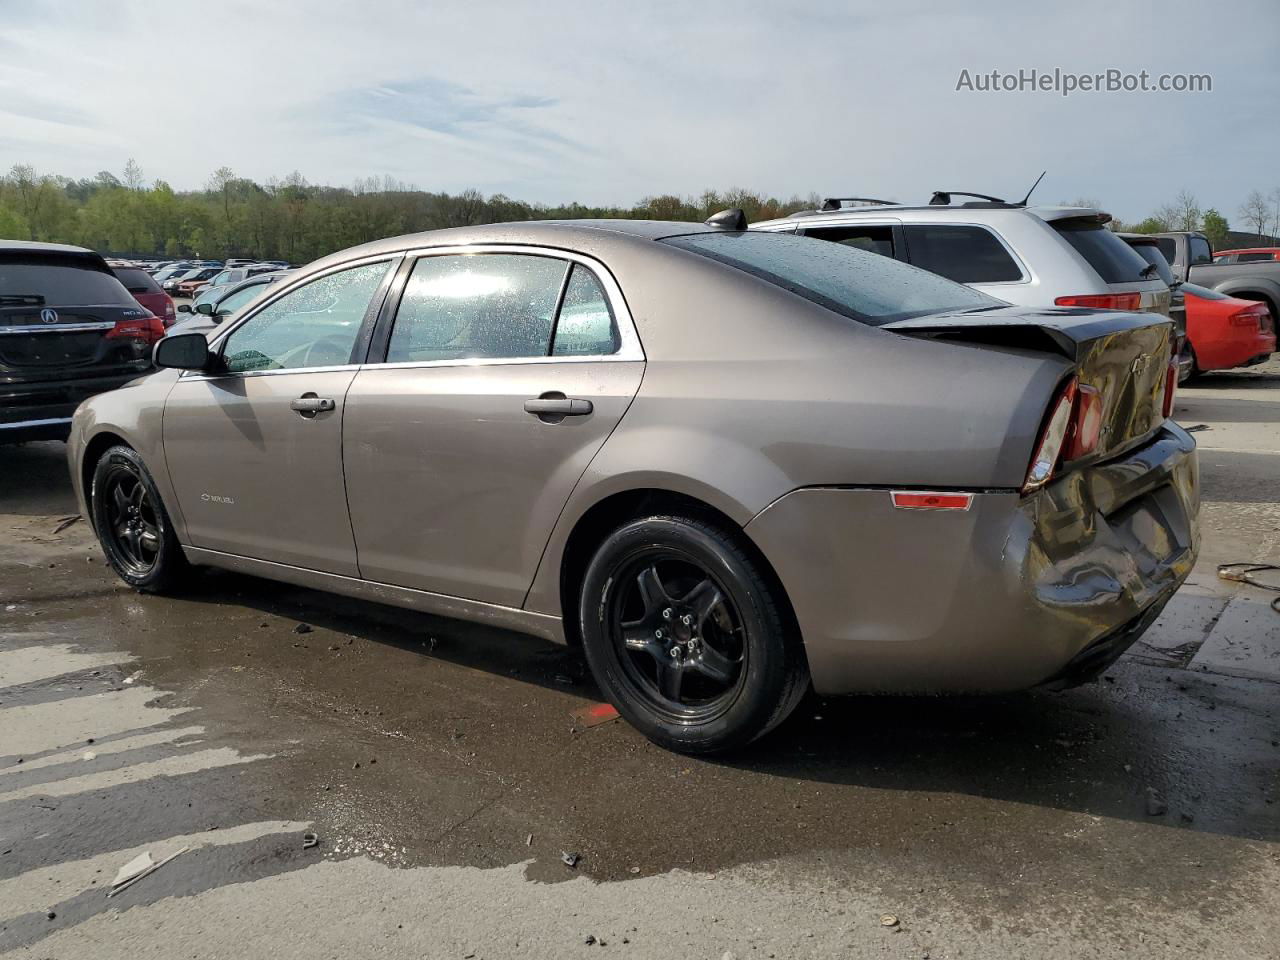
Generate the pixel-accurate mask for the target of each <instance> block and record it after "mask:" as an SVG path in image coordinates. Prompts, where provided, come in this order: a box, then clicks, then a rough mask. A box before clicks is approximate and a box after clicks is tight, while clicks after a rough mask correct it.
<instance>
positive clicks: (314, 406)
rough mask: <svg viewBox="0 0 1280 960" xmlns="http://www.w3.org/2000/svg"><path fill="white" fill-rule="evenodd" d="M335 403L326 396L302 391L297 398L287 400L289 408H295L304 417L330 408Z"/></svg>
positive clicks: (312, 415) (332, 407)
mask: <svg viewBox="0 0 1280 960" xmlns="http://www.w3.org/2000/svg"><path fill="white" fill-rule="evenodd" d="M335 407H337V404H336V403H334V402H333V401H332V400H330V399H329V398H328V397H317V396H316V395H315V394H314V393H304V394H303V395H302V396H300V397H298V399H297V400H290V401H289V409H291V410H297V411H298V413H300V414H301V415H302V416H304V417H308V418H310V417H314V416H315V415H316V414H317V413H323V412H325V411H326V410H332V409H334V408H335Z"/></svg>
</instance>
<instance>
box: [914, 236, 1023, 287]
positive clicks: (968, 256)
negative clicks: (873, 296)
mask: <svg viewBox="0 0 1280 960" xmlns="http://www.w3.org/2000/svg"><path fill="white" fill-rule="evenodd" d="M904 230H905V232H906V235H907V255H908V257H909V259H910V260H911V263H912V264H913V265H915V266H917V267H920V268H921V269H924V270H928V271H929V272H931V273H937V274H940V275H942V276H944V277H946V278H947V279H948V280H954V281H956V282H957V283H1004V282H1007V281H1010V280H1021V279H1022V269H1021V268H1020V267H1019V266H1018V264H1017V263H1016V262H1015V261H1014V259H1013V257H1011V256H1010V255H1009V251H1008V250H1006V249H1005V248H1004V245H1003V244H1001V243H1000V241H999V240H997V239H996V238H995V237H994V236H993V235H992V233H991V231H990V230H984V229H983V228H982V227H973V226H963V225H954V226H953V225H950V224H928V225H916V226H910V225H909V226H907V227H905V228H904Z"/></svg>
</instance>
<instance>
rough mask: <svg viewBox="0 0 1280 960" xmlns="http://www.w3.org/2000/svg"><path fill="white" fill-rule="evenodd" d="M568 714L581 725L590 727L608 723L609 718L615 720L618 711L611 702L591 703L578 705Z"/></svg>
mask: <svg viewBox="0 0 1280 960" xmlns="http://www.w3.org/2000/svg"><path fill="white" fill-rule="evenodd" d="M570 716H571V717H573V719H574V720H575V721H577V722H578V723H580V724H582V726H583V727H585V728H587V729H590V728H591V727H598V726H600V725H601V724H604V723H609V722H610V721H611V720H617V719H618V711H617V709H616V708H615V707H614V705H613V704H611V703H591V704H588V705H587V706H585V707H579V708H578V709H577V710H575V711H573V713H571V714H570Z"/></svg>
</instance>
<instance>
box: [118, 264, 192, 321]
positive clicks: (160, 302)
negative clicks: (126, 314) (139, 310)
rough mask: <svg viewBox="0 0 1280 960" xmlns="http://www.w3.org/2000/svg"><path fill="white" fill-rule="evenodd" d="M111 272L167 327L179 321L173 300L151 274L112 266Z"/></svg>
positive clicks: (134, 268) (137, 268) (131, 268)
mask: <svg viewBox="0 0 1280 960" xmlns="http://www.w3.org/2000/svg"><path fill="white" fill-rule="evenodd" d="M111 272H112V273H114V274H115V275H116V279H117V280H119V281H120V282H121V283H123V284H124V288H125V289H126V290H128V291H129V293H131V294H133V299H135V300H137V301H138V302H139V303H140V304H142V305H143V306H144V307H146V308H147V309H148V310H150V311H151V312H152V314H154V315H155V316H157V317H159V318H160V319H161V321H162V322H163V323H164V325H165V326H166V327H167V326H169V325H170V324H172V323H173V322H174V321H175V320H176V319H178V312H177V310H175V309H174V307H173V298H172V297H170V296H169V295H168V294H167V293H165V292H164V291H163V290H161V289H160V284H158V283H156V282H155V280H154V279H153V278H152V276H151V274H149V273H147V271H145V270H143V269H142V268H141V267H125V266H117V265H116V264H112V265H111Z"/></svg>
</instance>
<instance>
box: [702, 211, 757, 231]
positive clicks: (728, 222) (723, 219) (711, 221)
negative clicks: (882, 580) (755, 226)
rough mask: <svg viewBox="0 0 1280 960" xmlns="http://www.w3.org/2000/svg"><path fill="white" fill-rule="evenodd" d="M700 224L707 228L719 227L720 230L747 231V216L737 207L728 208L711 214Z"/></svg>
mask: <svg viewBox="0 0 1280 960" xmlns="http://www.w3.org/2000/svg"><path fill="white" fill-rule="evenodd" d="M702 222H703V223H705V224H706V225H707V226H708V227H719V228H720V229H722V230H745V229H747V215H746V214H745V213H743V212H742V210H741V209H740V208H739V207H730V208H729V209H728V210H721V211H720V212H719V213H713V214H712V215H711V216H709V217H707V219H706V220H704V221H702Z"/></svg>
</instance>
